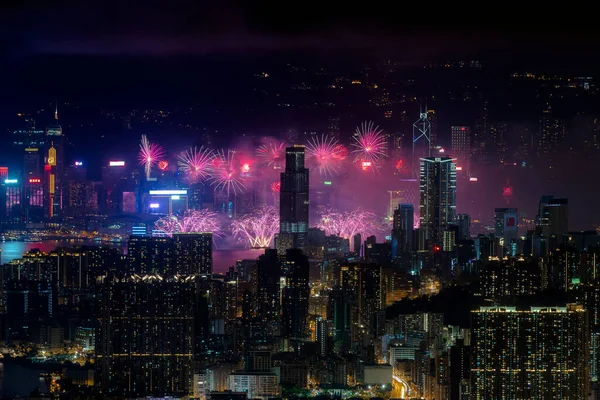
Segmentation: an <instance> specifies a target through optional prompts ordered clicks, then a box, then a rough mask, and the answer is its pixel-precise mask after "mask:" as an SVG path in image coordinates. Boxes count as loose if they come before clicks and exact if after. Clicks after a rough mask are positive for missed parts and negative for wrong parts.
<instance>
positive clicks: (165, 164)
mask: <svg viewBox="0 0 600 400" xmlns="http://www.w3.org/2000/svg"><path fill="white" fill-rule="evenodd" d="M168 166H169V162H168V161H165V160H161V161H159V162H158V169H160V170H161V171H164V170H166V169H167V167H168Z"/></svg>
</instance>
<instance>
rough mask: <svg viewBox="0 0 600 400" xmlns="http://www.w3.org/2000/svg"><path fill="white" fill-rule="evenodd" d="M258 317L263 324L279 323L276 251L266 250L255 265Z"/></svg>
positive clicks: (278, 275) (279, 276)
mask: <svg viewBox="0 0 600 400" xmlns="http://www.w3.org/2000/svg"><path fill="white" fill-rule="evenodd" d="M256 269H257V271H256V275H257V278H258V282H257V290H256V292H257V303H258V304H257V309H258V317H259V318H260V319H261V321H263V322H265V323H271V322H279V316H280V314H281V312H280V311H281V310H280V306H281V300H280V298H279V296H280V289H279V280H280V278H281V265H280V264H279V258H278V257H277V250H273V249H267V250H265V254H263V255H261V256H260V257H258V261H257V263H256Z"/></svg>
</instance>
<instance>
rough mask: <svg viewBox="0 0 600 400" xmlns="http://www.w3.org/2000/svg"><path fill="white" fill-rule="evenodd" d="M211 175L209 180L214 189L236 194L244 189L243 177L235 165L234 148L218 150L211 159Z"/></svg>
mask: <svg viewBox="0 0 600 400" xmlns="http://www.w3.org/2000/svg"><path fill="white" fill-rule="evenodd" d="M211 164H212V177H211V182H212V184H213V185H215V190H222V191H224V192H227V195H229V193H230V192H233V194H234V195H235V194H237V193H238V192H243V191H244V189H246V186H245V185H244V179H243V177H242V176H241V173H240V172H241V168H238V167H236V160H235V150H227V153H225V151H218V152H217V153H216V154H215V157H214V158H213V159H212V162H211Z"/></svg>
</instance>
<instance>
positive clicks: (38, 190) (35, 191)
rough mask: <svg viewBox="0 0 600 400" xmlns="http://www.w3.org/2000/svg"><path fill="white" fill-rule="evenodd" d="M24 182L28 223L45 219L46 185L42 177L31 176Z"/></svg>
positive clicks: (26, 220) (25, 209)
mask: <svg viewBox="0 0 600 400" xmlns="http://www.w3.org/2000/svg"><path fill="white" fill-rule="evenodd" d="M26 179H27V180H26V181H25V182H24V185H23V186H24V191H25V197H24V199H23V200H24V211H25V222H26V223H40V222H43V221H44V185H43V183H42V178H41V177H33V176H30V177H29V178H26Z"/></svg>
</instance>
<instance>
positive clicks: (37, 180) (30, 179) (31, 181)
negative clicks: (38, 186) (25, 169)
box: [29, 178, 42, 183]
mask: <svg viewBox="0 0 600 400" xmlns="http://www.w3.org/2000/svg"><path fill="white" fill-rule="evenodd" d="M41 182H42V180H41V179H40V178H29V183H41Z"/></svg>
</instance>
